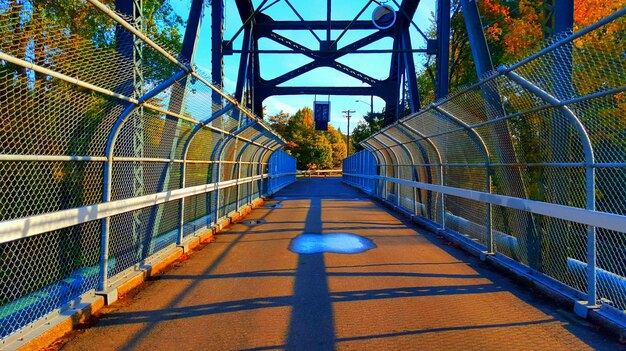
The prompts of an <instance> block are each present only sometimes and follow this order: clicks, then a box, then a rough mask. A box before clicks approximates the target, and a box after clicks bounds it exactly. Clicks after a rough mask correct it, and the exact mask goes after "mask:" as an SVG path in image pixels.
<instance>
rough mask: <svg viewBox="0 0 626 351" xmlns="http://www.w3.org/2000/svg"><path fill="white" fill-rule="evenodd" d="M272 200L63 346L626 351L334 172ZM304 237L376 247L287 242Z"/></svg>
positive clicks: (300, 182) (302, 182)
mask: <svg viewBox="0 0 626 351" xmlns="http://www.w3.org/2000/svg"><path fill="white" fill-rule="evenodd" d="M271 204H278V205H279V206H277V207H276V208H271V207H272V206H268V205H271ZM268 205H266V206H264V207H263V208H259V209H257V210H254V211H253V212H252V213H251V214H250V216H249V217H248V218H247V219H258V220H261V222H262V223H260V224H258V225H247V224H244V223H240V224H236V225H233V226H232V227H231V228H229V230H228V231H227V232H225V233H222V234H219V235H218V236H217V238H216V240H215V241H214V242H212V243H211V244H209V245H207V246H206V247H204V249H202V250H200V251H198V252H195V253H194V254H193V255H191V256H190V257H189V259H188V260H186V261H182V262H178V263H177V264H176V267H175V268H173V269H171V270H170V271H168V272H167V273H165V274H163V275H161V276H159V277H157V278H156V279H154V280H153V281H152V282H150V283H148V284H146V286H145V287H143V288H142V289H141V290H140V291H139V292H138V293H136V294H135V295H134V296H132V297H131V296H129V297H126V298H125V299H122V300H120V301H119V302H117V303H116V304H114V305H112V306H111V307H108V309H109V312H110V313H108V314H105V315H103V316H102V317H101V318H100V319H99V321H98V322H97V323H95V325H93V326H92V327H90V328H86V329H84V330H80V331H76V332H74V333H73V334H72V335H70V336H69V337H68V338H67V340H68V342H67V343H66V344H65V345H63V346H62V349H63V350H152V351H154V350H159V351H164V350H282V349H286V350H335V349H337V350H481V351H485V350H591V349H598V350H622V349H623V345H619V344H617V343H615V342H614V341H612V339H610V338H609V337H606V336H603V335H601V334H598V333H597V332H596V331H595V330H594V327H593V326H592V325H590V324H587V323H586V322H584V321H581V320H579V319H577V318H576V317H574V316H573V314H572V313H570V312H568V311H565V310H562V309H559V308H558V307H556V306H555V305H552V304H551V303H549V302H547V301H545V300H543V299H542V298H541V297H540V296H537V295H533V294H532V293H530V292H527V291H525V290H524V289H523V288H522V287H519V286H518V285H516V284H515V283H513V282H511V281H510V280H509V279H508V278H505V277H503V276H501V275H500V274H498V273H495V272H493V271H491V270H490V269H489V268H488V267H484V266H482V264H481V262H480V261H479V260H477V259H475V258H474V257H471V256H468V255H466V254H464V253H463V252H462V251H460V250H459V249H456V248H454V247H451V246H448V245H447V244H446V242H445V241H444V240H442V239H440V238H438V237H437V236H436V235H434V234H430V233H423V232H421V231H419V230H417V229H415V228H414V227H411V226H410V225H409V226H407V223H406V222H404V221H403V219H401V218H399V217H397V216H396V215H394V214H392V213H391V212H389V211H388V210H386V209H384V208H383V207H382V206H380V205H378V204H376V203H373V202H372V201H370V200H369V199H368V198H367V197H366V196H365V195H364V194H362V193H360V192H359V191H357V190H354V189H353V188H351V187H349V186H347V185H344V184H343V183H341V180H340V178H307V179H300V180H298V181H297V182H296V183H295V184H292V185H290V186H289V187H287V188H285V189H284V190H282V191H281V192H279V193H278V194H276V196H275V197H274V199H273V200H270V201H269V202H268ZM304 233H307V234H324V235H327V234H331V233H350V234H356V235H359V236H362V237H364V238H367V239H370V240H371V241H372V242H373V244H374V245H376V247H375V248H372V249H369V250H367V251H364V252H360V253H354V254H346V253H328V252H326V253H312V254H297V253H294V252H292V251H290V250H289V247H290V244H291V243H292V239H294V238H295V237H297V236H299V235H301V234H304ZM314 238H315V237H314ZM322 239H324V238H322ZM342 243H345V242H340V243H339V244H340V245H341V244H342ZM347 243H348V244H351V245H352V244H354V243H353V242H351V241H350V240H348V241H347ZM335 244H336V243H335Z"/></svg>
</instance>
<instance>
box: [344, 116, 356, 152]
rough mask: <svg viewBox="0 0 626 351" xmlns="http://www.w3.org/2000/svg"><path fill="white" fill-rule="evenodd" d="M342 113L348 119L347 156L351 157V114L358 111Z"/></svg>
mask: <svg viewBox="0 0 626 351" xmlns="http://www.w3.org/2000/svg"><path fill="white" fill-rule="evenodd" d="M341 112H343V113H345V114H346V115H345V116H344V117H346V118H347V119H348V153H347V155H346V156H350V117H352V116H351V115H350V114H351V113H353V112H356V111H350V110H346V111H341Z"/></svg>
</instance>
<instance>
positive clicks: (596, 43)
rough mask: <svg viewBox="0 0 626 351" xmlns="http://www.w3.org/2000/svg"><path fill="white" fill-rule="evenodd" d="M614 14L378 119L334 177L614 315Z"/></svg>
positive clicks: (617, 100) (619, 140)
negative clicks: (384, 123) (400, 114)
mask: <svg viewBox="0 0 626 351" xmlns="http://www.w3.org/2000/svg"><path fill="white" fill-rule="evenodd" d="M625 13H626V9H624V10H621V11H620V12H618V13H616V14H614V15H612V16H609V17H607V18H605V19H603V20H601V21H600V22H599V23H598V24H596V25H593V26H591V27H589V28H586V29H583V30H581V31H580V32H578V33H573V34H570V35H565V36H561V37H558V38H555V39H554V40H553V41H552V42H550V43H547V45H546V47H545V48H544V49H543V50H541V51H540V52H538V53H537V54H534V55H532V56H530V57H528V58H527V59H525V60H522V61H520V62H518V63H516V64H513V65H511V66H508V67H501V68H499V69H498V70H497V71H495V72H492V73H491V74H490V75H488V76H486V77H485V78H483V80H481V81H480V82H478V83H476V84H474V85H472V86H470V87H468V88H464V89H461V90H459V91H458V92H455V93H454V94H451V95H449V96H448V97H447V98H445V99H442V100H441V101H438V102H437V103H435V104H433V105H431V106H429V107H428V108H426V109H424V110H422V111H419V112H417V113H415V114H413V115H411V116H407V117H405V118H403V119H401V120H399V121H398V123H396V124H394V125H391V126H389V127H386V128H384V129H383V130H381V131H380V132H378V133H377V134H375V135H373V136H372V137H370V138H369V139H367V140H365V141H364V142H363V143H362V145H363V146H364V147H365V149H367V150H368V151H367V154H368V155H373V156H374V157H375V162H376V166H375V168H370V167H367V166H364V165H363V162H362V161H363V159H364V157H365V156H364V155H365V152H361V153H357V154H355V155H352V156H350V157H348V158H347V159H346V160H345V161H344V170H343V171H344V175H343V177H344V180H345V181H346V182H348V183H349V184H352V185H355V186H357V187H360V188H363V189H364V190H366V191H367V192H369V193H372V194H375V195H376V196H378V197H381V198H382V199H384V200H387V201H389V202H391V203H392V204H394V205H396V206H399V207H401V208H402V209H403V210H404V211H407V212H412V211H416V214H418V215H420V216H422V217H424V218H426V219H429V220H431V221H433V222H431V223H434V224H435V225H436V226H438V227H439V228H440V229H447V230H451V231H454V232H457V233H460V234H462V235H463V236H465V237H466V238H469V239H471V240H473V241H474V242H477V243H480V244H482V245H483V246H484V248H485V251H486V252H488V253H490V254H499V255H504V256H507V257H509V258H512V259H513V260H516V261H518V262H519V263H521V264H524V265H526V266H529V267H530V268H531V269H533V270H534V271H535V273H541V274H538V275H545V276H547V277H550V278H552V279H554V281H557V282H559V284H561V286H565V287H566V288H568V290H567V291H571V292H572V295H571V296H572V298H573V299H577V300H583V299H586V300H587V301H586V303H587V304H588V305H589V306H600V308H601V309H604V310H610V311H617V313H618V314H620V315H621V316H622V317H624V313H625V312H624V311H626V299H625V296H626V274H625V272H624V267H626V231H624V229H623V228H626V216H625V214H626V201H625V200H626V197H625V195H626V192H625V189H626V187H625V186H624V184H626V172H625V171H624V170H625V169H626V144H624V142H623V140H625V137H626V134H625V132H624V130H626V129H625V126H626V122H625V121H626V120H625V119H624V112H625V111H626V104H625V101H626V98H625V95H624V94H625V92H626V77H625V76H624V74H623V73H624V71H626V70H625V69H626V57H625V56H624V54H623V53H624V51H625V50H626V43H625V42H624V41H623V40H622V39H623V38H620V36H619V35H610V33H611V32H614V29H615V28H622V29H623V28H626V16H625ZM607 26H611V28H613V30H610V31H609V30H605V29H606V27H607ZM407 160H408V161H407ZM407 162H409V164H408V165H407ZM411 163H412V165H411ZM412 166H413V167H412ZM411 170H413V171H414V172H415V173H413V174H411ZM412 177H413V178H412ZM372 184H373V185H372ZM410 188H413V189H417V191H414V192H412V191H410V190H409V189H410ZM373 189H374V190H373ZM398 190H399V192H400V193H399V194H398ZM429 193H430V194H431V196H428V194H429ZM433 194H434V196H433ZM397 195H399V196H400V197H401V200H400V201H398V198H397ZM442 196H444V197H443V198H442ZM442 206H443V207H442ZM421 208H425V209H426V210H425V211H422V210H421Z"/></svg>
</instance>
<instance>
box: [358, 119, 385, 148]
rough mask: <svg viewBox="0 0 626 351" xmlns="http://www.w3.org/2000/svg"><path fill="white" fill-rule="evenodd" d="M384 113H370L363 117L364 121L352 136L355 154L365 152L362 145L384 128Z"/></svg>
mask: <svg viewBox="0 0 626 351" xmlns="http://www.w3.org/2000/svg"><path fill="white" fill-rule="evenodd" d="M383 119H384V113H382V112H374V113H371V112H368V113H367V114H366V115H365V116H363V121H360V122H359V123H358V124H357V125H356V127H355V128H354V130H352V135H351V136H350V139H351V142H352V145H353V148H352V150H354V151H355V152H357V151H361V150H363V147H362V146H361V145H360V143H361V142H362V141H363V140H365V139H367V138H369V137H370V136H372V135H373V134H374V133H376V132H377V131H379V130H380V129H381V128H382V127H383Z"/></svg>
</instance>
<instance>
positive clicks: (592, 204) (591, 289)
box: [498, 67, 597, 317]
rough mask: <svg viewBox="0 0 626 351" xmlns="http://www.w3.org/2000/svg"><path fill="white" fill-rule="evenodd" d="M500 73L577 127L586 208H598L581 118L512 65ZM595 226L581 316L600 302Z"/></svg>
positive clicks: (589, 231) (589, 232) (579, 309)
mask: <svg viewBox="0 0 626 351" xmlns="http://www.w3.org/2000/svg"><path fill="white" fill-rule="evenodd" d="M498 71H499V72H500V74H503V75H505V76H507V77H508V78H510V79H511V80H513V81H514V82H516V83H517V84H519V85H520V86H522V87H523V88H525V89H528V90H529V91H530V92H531V93H533V94H534V95H536V96H538V97H539V98H540V99H542V100H544V101H545V102H547V103H549V104H551V105H553V106H555V107H556V108H558V109H559V110H560V111H561V113H563V115H564V116H565V118H567V120H568V122H569V123H570V124H571V125H572V127H574V129H575V130H576V132H577V133H578V136H579V137H580V142H581V144H582V146H583V149H584V153H585V188H586V190H585V193H586V199H585V201H586V209H587V210H591V211H595V209H596V195H595V189H596V182H595V167H594V166H595V156H594V150H593V144H592V143H591V139H590V138H589V134H588V133H587V129H586V128H585V126H584V125H583V123H582V122H581V121H580V119H579V118H578V116H576V114H575V113H574V112H573V111H572V110H570V108H569V107H568V106H567V105H564V104H563V103H562V102H561V101H560V100H559V99H557V98H556V97H554V96H553V95H551V94H550V93H548V92H546V91H544V90H543V89H541V88H540V87H538V86H537V85H535V84H533V83H532V82H530V81H528V80H527V79H526V78H524V77H522V76H520V75H518V74H517V73H515V72H513V71H512V68H510V67H509V68H507V67H500V68H498ZM596 260H597V258H596V227H594V226H587V302H586V304H587V306H586V307H583V306H581V305H580V304H576V305H575V308H574V310H575V311H576V313H577V314H579V315H581V316H582V317H586V316H587V309H588V308H594V307H596V302H597V286H596V285H597V283H596V274H597V272H596V270H597V267H596ZM579 306H581V307H579Z"/></svg>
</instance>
